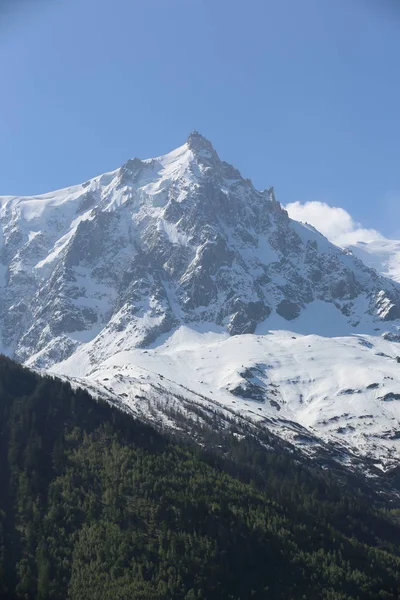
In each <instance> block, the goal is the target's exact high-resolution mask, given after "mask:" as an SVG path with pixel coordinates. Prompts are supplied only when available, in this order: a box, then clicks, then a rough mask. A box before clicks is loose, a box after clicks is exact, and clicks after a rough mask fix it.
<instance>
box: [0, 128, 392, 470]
mask: <svg viewBox="0 0 400 600" xmlns="http://www.w3.org/2000/svg"><path fill="white" fill-rule="evenodd" d="M0 224H1V238H0V261H1V288H2V289H1V292H2V293H1V301H0V330H1V349H2V351H3V353H5V354H7V355H8V356H11V357H13V358H16V359H17V360H19V361H20V362H24V363H25V364H26V365H29V366H31V367H34V368H42V369H52V370H53V372H56V373H58V374H60V375H64V376H68V377H70V378H71V377H72V378H75V379H76V381H77V382H78V383H79V385H84V386H89V387H90V388H91V389H93V390H94V392H95V393H96V394H102V395H104V396H107V397H108V398H109V399H111V400H112V401H114V402H117V403H119V404H121V403H122V404H123V405H124V406H125V408H126V409H127V410H130V411H132V412H134V413H135V414H140V415H141V416H142V418H146V419H148V420H150V421H152V422H153V421H155V422H157V423H159V424H160V423H163V424H164V425H165V426H170V427H181V428H182V426H180V425H179V424H178V423H179V419H177V414H178V413H179V414H181V413H184V414H185V418H187V417H188V415H189V414H191V415H192V417H193V418H195V419H199V418H201V419H203V420H206V415H207V414H209V413H210V411H211V412H212V411H214V412H215V411H219V412H220V413H221V414H222V415H223V417H224V419H231V418H234V419H236V420H238V421H241V422H245V423H251V424H252V426H254V427H264V428H265V427H267V428H271V429H273V430H274V431H276V433H277V434H278V435H281V436H282V437H285V438H286V439H288V440H289V441H291V442H294V443H296V444H297V445H300V446H304V447H305V448H306V451H308V452H310V453H313V452H315V451H316V448H318V449H319V450H321V449H324V450H325V449H326V444H331V443H334V445H335V447H336V448H340V452H339V454H340V457H341V458H340V459H341V460H344V461H353V460H355V461H357V460H358V458H357V457H359V456H363V457H369V458H370V459H371V461H372V463H373V464H375V463H376V464H377V465H378V466H379V467H381V466H385V467H388V466H390V465H392V464H393V463H394V462H395V461H396V459H397V458H398V456H399V453H398V451H399V447H398V443H399V442H398V438H397V430H398V426H399V417H400V414H399V409H398V396H399V391H400V390H399V389H398V388H397V381H398V375H397V373H398V370H399V369H400V367H399V366H398V362H397V357H398V356H400V346H399V345H398V343H397V342H398V340H400V337H399V338H398V334H397V328H398V327H399V325H400V321H399V317H400V285H399V284H398V283H396V282H394V281H392V280H390V279H387V278H385V277H383V276H381V275H379V274H378V273H377V272H376V270H374V269H371V268H370V267H368V266H366V265H365V264H364V263H363V262H362V261H361V260H359V259H358V258H357V257H356V256H355V255H354V253H352V252H350V251H348V250H342V249H340V248H338V247H336V246H335V245H333V244H331V243H330V242H329V241H328V240H327V239H326V238H325V237H323V236H322V235H321V234H320V233H318V231H316V230H315V229H314V228H312V227H311V226H307V225H303V224H301V223H298V222H296V221H293V220H291V219H290V218H289V217H288V214H287V212H286V211H285V210H284V209H283V208H282V207H281V205H280V204H279V202H277V201H276V200H275V195H274V191H273V188H270V189H267V190H265V191H258V190H256V189H255V188H254V186H253V185H252V183H251V182H250V181H249V180H248V179H244V178H243V177H242V176H241V175H240V173H239V172H238V171H237V170H236V169H235V168H234V167H232V166H230V165H228V164H227V163H226V162H224V161H222V160H220V158H219V156H218V154H217V153H216V151H215V150H214V148H213V146H212V145H211V143H210V142H209V141H208V140H206V139H205V138H204V137H202V136H201V135H200V134H198V133H197V132H194V133H192V134H191V135H190V136H189V138H188V140H187V142H186V143H185V144H184V145H183V146H181V147H180V148H178V149H176V150H174V151H173V152H170V153H169V154H166V155H165V156H161V157H158V158H154V159H148V160H140V159H138V158H135V159H132V160H129V161H128V162H127V163H126V164H125V165H123V166H122V167H121V168H120V169H117V170H116V171H113V172H110V173H107V174H105V175H101V176H99V177H96V178H94V179H92V180H90V181H88V182H86V183H84V184H82V185H78V186H74V187H70V188H67V189H65V190H60V191H57V192H54V193H51V194H46V195H43V196H38V197H32V198H19V197H4V198H1V199H0ZM288 332H289V333H288ZM338 336H341V337H340V338H339V337H338ZM399 397H400V396H399ZM171 406H172V408H171ZM196 411H197V413H196ZM199 411H200V413H201V415H200V416H199ZM195 413H196V414H195ZM181 416H182V415H181ZM185 427H187V424H186V425H185ZM374 461H375V463H374Z"/></svg>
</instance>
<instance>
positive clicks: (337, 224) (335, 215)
mask: <svg viewBox="0 0 400 600" xmlns="http://www.w3.org/2000/svg"><path fill="white" fill-rule="evenodd" d="M285 208H286V210H287V211H288V213H289V216H290V217H291V218H292V219H295V220H296V221H302V222H303V223H309V224H310V225H313V227H315V228H316V229H318V231H320V232H321V233H322V234H323V235H325V236H326V237H327V238H328V240H330V241H331V242H333V243H334V244H336V245H337V246H343V247H344V246H350V245H352V244H356V243H357V242H373V241H376V240H384V239H385V238H384V237H383V236H382V235H381V234H380V233H379V232H378V231H376V230H375V229H364V228H363V227H362V226H361V224H360V223H357V222H356V221H354V220H353V218H352V216H351V215H350V214H349V213H348V212H347V211H346V210H344V209H343V208H338V207H336V206H329V204H326V203H325V202H306V203H305V204H301V202H292V203H291V204H288V205H287V206H285Z"/></svg>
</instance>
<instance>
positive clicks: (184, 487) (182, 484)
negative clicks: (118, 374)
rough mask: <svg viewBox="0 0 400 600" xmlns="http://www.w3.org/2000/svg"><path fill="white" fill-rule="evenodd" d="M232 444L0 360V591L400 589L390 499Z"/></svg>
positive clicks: (275, 594)
mask: <svg viewBox="0 0 400 600" xmlns="http://www.w3.org/2000/svg"><path fill="white" fill-rule="evenodd" d="M226 443H227V440H226V439H225V440H224V444H226ZM229 444H230V448H229V452H228V455H229V457H230V459H229V460H227V459H226V458H222V457H218V456H217V455H206V454H204V453H202V452H201V451H199V450H196V449H194V448H190V447H185V446H183V445H178V444H177V443H174V442H172V441H170V440H168V439H167V438H165V437H163V436H161V435H160V434H158V433H156V432H155V431H154V430H153V429H152V428H150V427H148V426H146V425H143V424H141V423H139V422H136V421H134V420H133V419H131V418H130V417H128V416H126V415H124V414H122V413H120V412H119V411H117V410H116V409H113V408H111V407H109V406H108V405H106V404H104V403H96V402H95V401H94V400H93V399H92V398H90V397H89V396H88V395H87V394H86V393H84V392H82V391H74V390H72V389H71V387H70V386H69V385H68V384H65V383H62V382H60V381H58V380H52V379H50V378H40V377H39V376H37V375H35V374H33V373H31V372H29V371H27V370H25V369H23V368H21V367H19V366H17V365H15V364H14V363H12V362H11V361H9V360H7V359H5V358H0V490H1V495H0V596H1V598H9V599H10V600H11V599H17V598H18V599H21V600H22V599H27V600H30V599H35V600H36V599H38V600H47V599H51V600H62V599H65V598H69V599H71V600H99V599H102V600H164V599H171V600H200V599H201V600H239V599H240V600H247V599H254V600H264V599H266V598H267V599H268V598H271V599H282V600H291V599H293V600H294V599H307V600H312V599H316V600H317V599H326V600H339V599H342V600H347V599H354V600H355V599H362V598H370V599H377V598H391V599H393V600H394V599H396V598H398V597H399V590H400V574H399V573H400V558H399V556H400V547H399V540H400V526H399V524H398V518H397V515H396V514H395V513H394V512H393V513H391V512H389V511H383V509H382V507H379V508H378V507H374V506H373V503H371V501H370V500H369V499H368V498H367V497H365V496H363V495H362V494H361V493H360V492H357V493H356V492H353V493H350V492H345V491H344V490H343V488H341V487H340V486H339V485H338V484H337V483H336V482H335V480H334V479H333V477H331V476H329V475H326V476H323V475H321V474H320V473H318V472H313V471H311V470H309V469H307V468H305V467H302V466H300V465H299V464H297V463H296V462H295V461H294V460H293V459H291V458H288V457H287V456H285V455H283V454H279V453H275V452H267V451H263V450H262V449H261V447H260V446H259V445H257V444H256V443H255V442H254V440H252V439H251V438H249V439H248V440H243V441H241V442H239V441H238V440H237V439H235V438H234V437H233V436H232V438H231V439H230V442H229Z"/></svg>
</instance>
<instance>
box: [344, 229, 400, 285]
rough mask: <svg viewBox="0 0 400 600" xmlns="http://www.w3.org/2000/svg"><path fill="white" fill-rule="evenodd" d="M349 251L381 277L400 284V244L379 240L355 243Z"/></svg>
mask: <svg viewBox="0 0 400 600" xmlns="http://www.w3.org/2000/svg"><path fill="white" fill-rule="evenodd" d="M348 248H349V250H350V251H351V252H352V253H353V254H354V255H355V256H357V257H358V258H359V259H360V260H362V261H363V263H364V264H366V265H367V266H368V267H371V268H372V269H375V270H376V271H377V272H378V273H380V274H381V275H384V276H385V277H389V278H390V279H393V280H394V281H397V282H400V242H399V241H398V240H388V239H383V240H381V239H379V240H375V241H372V242H357V244H353V245H352V246H349V247H348Z"/></svg>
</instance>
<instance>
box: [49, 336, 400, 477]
mask: <svg viewBox="0 0 400 600" xmlns="http://www.w3.org/2000/svg"><path fill="white" fill-rule="evenodd" d="M399 356H400V344H398V343H391V342H389V341H386V340H384V339H383V338H381V337H377V336H367V335H354V336H352V337H336V338H328V337H322V336H317V335H312V334H310V335H298V334H293V333H292V332H289V331H271V332H269V333H267V334H264V335H251V334H247V335H243V336H233V337H231V336H228V335H227V334H226V333H223V332H216V331H215V332H211V331H204V330H203V331H200V330H196V329H193V328H188V327H186V326H182V327H180V328H178V329H177V330H175V331H174V332H172V333H171V334H170V335H169V336H165V337H164V339H162V340H160V342H159V343H158V344H154V345H152V347H150V348H146V349H135V350H130V351H125V352H119V353H117V354H115V355H114V356H113V357H111V358H109V359H107V360H105V361H104V362H103V363H101V364H97V365H92V364H90V360H88V355H87V354H86V353H85V352H84V351H83V350H82V351H78V352H77V353H76V354H75V355H73V356H72V357H71V358H69V359H68V360H67V361H66V362H65V363H61V364H59V365H56V366H55V367H53V371H54V372H55V373H57V374H65V373H68V374H69V375H70V376H72V377H75V378H78V379H80V380H87V381H89V382H90V383H91V384H92V385H94V386H95V387H96V385H99V386H100V387H101V386H104V389H105V390H107V391H108V392H110V393H111V394H115V395H117V396H118V397H120V398H123V402H124V403H125V404H126V405H127V406H129V407H130V408H131V410H132V411H133V412H136V413H137V414H139V415H141V414H144V415H145V416H146V415H147V416H151V414H153V420H154V421H155V422H157V421H158V420H163V416H162V415H163V412H164V413H165V412H166V411H165V410H164V411H163V402H166V403H168V398H169V396H171V395H172V396H176V395H180V396H183V397H186V398H187V399H188V401H192V402H197V403H200V404H201V403H203V404H205V405H208V403H209V402H211V403H215V402H217V403H218V405H219V406H220V407H221V408H223V409H226V410H228V411H229V414H232V413H234V414H238V415H241V417H243V418H245V419H249V420H250V421H255V422H258V423H264V424H265V425H266V426H267V427H268V428H269V429H272V430H273V431H275V432H276V433H278V434H279V435H281V436H282V437H283V438H285V439H287V440H289V441H291V442H294V443H296V441H299V442H302V440H303V438H304V434H305V433H306V431H309V432H310V433H311V434H312V435H313V436H315V438H316V439H318V438H320V439H321V440H324V441H330V442H333V443H335V444H336V445H338V446H343V445H344V446H345V447H346V448H347V449H348V450H351V451H352V452H354V453H355V454H359V455H361V456H370V457H373V458H374V461H375V462H376V464H377V465H380V466H382V465H384V466H385V467H388V466H390V465H392V464H396V460H398V456H399V451H400V436H399V435H398V431H399V426H400V364H399V362H398V361H397V358H398V357H399ZM399 360H400V358H399ZM157 406H158V409H157ZM293 422H294V423H297V424H299V425H300V426H301V427H302V428H304V430H299V429H298V428H296V427H294V428H293V427H292V423H293ZM315 441H316V440H315V439H313V440H312V443H313V444H314V443H315Z"/></svg>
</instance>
